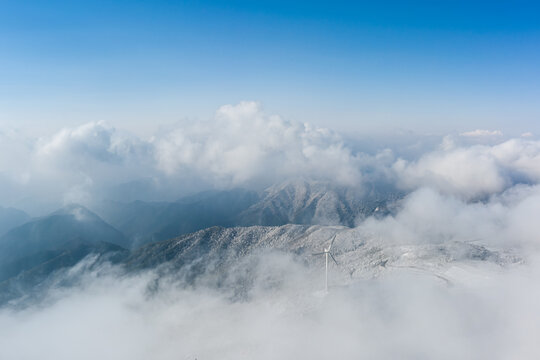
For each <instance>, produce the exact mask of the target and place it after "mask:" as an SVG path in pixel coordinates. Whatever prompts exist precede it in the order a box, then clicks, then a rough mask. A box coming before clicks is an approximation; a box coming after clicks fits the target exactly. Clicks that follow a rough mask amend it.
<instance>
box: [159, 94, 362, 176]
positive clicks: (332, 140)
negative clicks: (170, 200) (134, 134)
mask: <svg viewBox="0 0 540 360" xmlns="http://www.w3.org/2000/svg"><path fill="white" fill-rule="evenodd" d="M154 144H155V147H156V159H157V163H158V167H159V169H161V170H163V171H164V172H165V173H167V174H178V173H182V172H183V171H186V172H193V171H195V172H196V173H197V174H198V175H200V176H201V177H203V178H207V179H210V180H211V181H215V182H217V183H221V184H226V185H228V184H232V185H241V184H245V183H249V182H252V181H262V180H265V181H266V182H267V183H269V184H270V183H271V182H275V181H281V180H283V179H286V178H290V177H298V176H305V177H307V178H314V179H332V180H335V181H336V182H338V183H341V184H347V185H354V184H358V183H359V182H360V181H361V169H360V168H359V166H358V161H357V159H356V158H355V157H354V156H353V154H352V153H351V151H350V150H349V149H348V148H347V147H346V146H345V145H344V143H343V141H342V140H341V139H340V137H339V136H338V135H337V134H335V133H333V132H332V131H330V130H328V129H321V128H317V127H313V126H311V125H309V124H300V123H293V122H289V121H285V120H283V119H281V118H280V117H279V116H275V115H274V116H271V115H267V114H265V113H264V112H263V111H262V110H261V108H260V105H259V104H258V103H255V102H242V103H240V104H238V105H235V106H231V105H226V106H223V107H221V108H220V109H219V110H218V111H217V114H216V120H215V121H213V122H210V123H203V124H196V125H194V126H191V127H188V128H178V129H175V130H173V131H172V132H171V133H169V134H167V135H166V136H165V137H163V138H160V139H156V140H155V141H154Z"/></svg>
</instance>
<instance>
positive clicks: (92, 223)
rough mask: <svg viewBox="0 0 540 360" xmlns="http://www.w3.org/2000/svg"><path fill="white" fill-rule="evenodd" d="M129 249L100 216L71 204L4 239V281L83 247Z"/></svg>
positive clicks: (0, 262) (0, 250)
mask: <svg viewBox="0 0 540 360" xmlns="http://www.w3.org/2000/svg"><path fill="white" fill-rule="evenodd" d="M102 243H106V244H112V245H116V246H117V247H121V248H127V247H129V245H130V244H129V240H128V239H127V238H126V237H125V236H124V235H123V234H122V233H121V232H120V231H118V230H116V229H115V228H113V227H112V226H110V225H109V224H107V223H105V222H104V221H103V220H101V218H99V217H98V216H97V215H96V214H94V213H92V212H91V211H89V210H88V209H86V208H84V207H82V206H79V205H70V206H67V207H65V208H63V209H60V210H58V211H56V212H54V213H52V214H50V215H47V216H44V217H41V218H38V219H35V220H32V221H29V222H27V223H25V224H23V225H20V226H18V227H16V228H13V229H11V230H10V231H8V232H7V233H6V234H4V235H3V236H1V237H0V281H1V280H5V279H7V278H9V277H12V276H16V275H17V274H19V273H20V272H22V271H27V270H29V269H31V268H33V267H35V266H38V265H40V264H42V263H44V262H47V261H49V260H51V259H53V258H56V257H58V256H59V255H60V254H62V253H64V252H66V251H72V250H73V249H76V248H77V247H80V246H81V245H85V246H86V247H92V246H94V245H95V244H102Z"/></svg>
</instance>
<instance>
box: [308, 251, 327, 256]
mask: <svg viewBox="0 0 540 360" xmlns="http://www.w3.org/2000/svg"><path fill="white" fill-rule="evenodd" d="M316 255H324V253H323V252H320V253H313V254H311V256H316Z"/></svg>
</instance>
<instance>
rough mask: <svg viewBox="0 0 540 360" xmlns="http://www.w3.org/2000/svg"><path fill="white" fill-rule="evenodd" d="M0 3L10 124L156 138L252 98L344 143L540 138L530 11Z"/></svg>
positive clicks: (525, 7)
mask: <svg viewBox="0 0 540 360" xmlns="http://www.w3.org/2000/svg"><path fill="white" fill-rule="evenodd" d="M351 3H352V2H344V1H332V2H318V1H309V2H308V1H297V2H294V3H291V2H286V1H273V2H270V1H252V2H250V1H175V2H173V1H160V0H155V1H99V0H97V1H58V0H49V1H38V0H28V1H0V124H2V125H3V126H8V127H16V128H23V129H29V130H33V131H36V132H43V131H49V129H50V131H56V130H57V129H58V127H60V126H75V125H79V124H81V123H84V122H87V121H94V120H105V121H107V122H109V123H110V124H112V125H115V126H118V127H122V128H127V129H129V130H132V131H134V132H138V133H143V134H144V133H147V132H148V131H151V130H152V129H154V128H155V127H156V126H158V125H160V124H167V123H171V122H175V121H182V120H184V119H207V118H210V117H211V116H212V114H213V113H214V112H215V110H216V109H217V108H218V107H219V106H221V105H223V104H229V103H237V102H239V101H241V100H257V101H260V102H261V103H262V104H264V107H265V108H266V110H267V111H268V112H271V113H278V114H281V115H283V116H284V117H285V118H289V119H292V120H297V121H308V122H312V123H315V124H317V125H321V126H327V127H332V128H335V129H338V130H342V131H348V132H351V131H352V132H361V133H362V132H363V133H370V132H376V133H379V132H383V133H384V132H386V131H396V130H400V131H401V130H413V131H416V132H421V133H426V132H428V133H429V132H439V133H444V132H452V131H466V130H471V129H475V128H487V129H500V130H502V131H504V132H505V133H507V134H508V135H516V134H517V135H519V134H520V133H522V132H526V131H532V132H536V133H538V132H540V105H539V103H540V100H539V99H540V85H539V84H540V66H539V65H538V64H540V20H539V19H540V17H539V16H538V14H539V13H540V5H537V4H535V3H534V2H520V1H512V2H497V1H492V2H471V1H467V2H465V1H463V2H460V1H452V2H441V1H409V2H397V1H386V2H365V3H363V2H356V3H355V4H351Z"/></svg>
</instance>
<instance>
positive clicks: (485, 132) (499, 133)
mask: <svg viewBox="0 0 540 360" xmlns="http://www.w3.org/2000/svg"><path fill="white" fill-rule="evenodd" d="M459 135H461V136H465V137H486V136H487V137H499V136H502V135H503V134H502V131H500V130H482V129H476V130H473V131H466V132H462V133H461V134H459Z"/></svg>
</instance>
